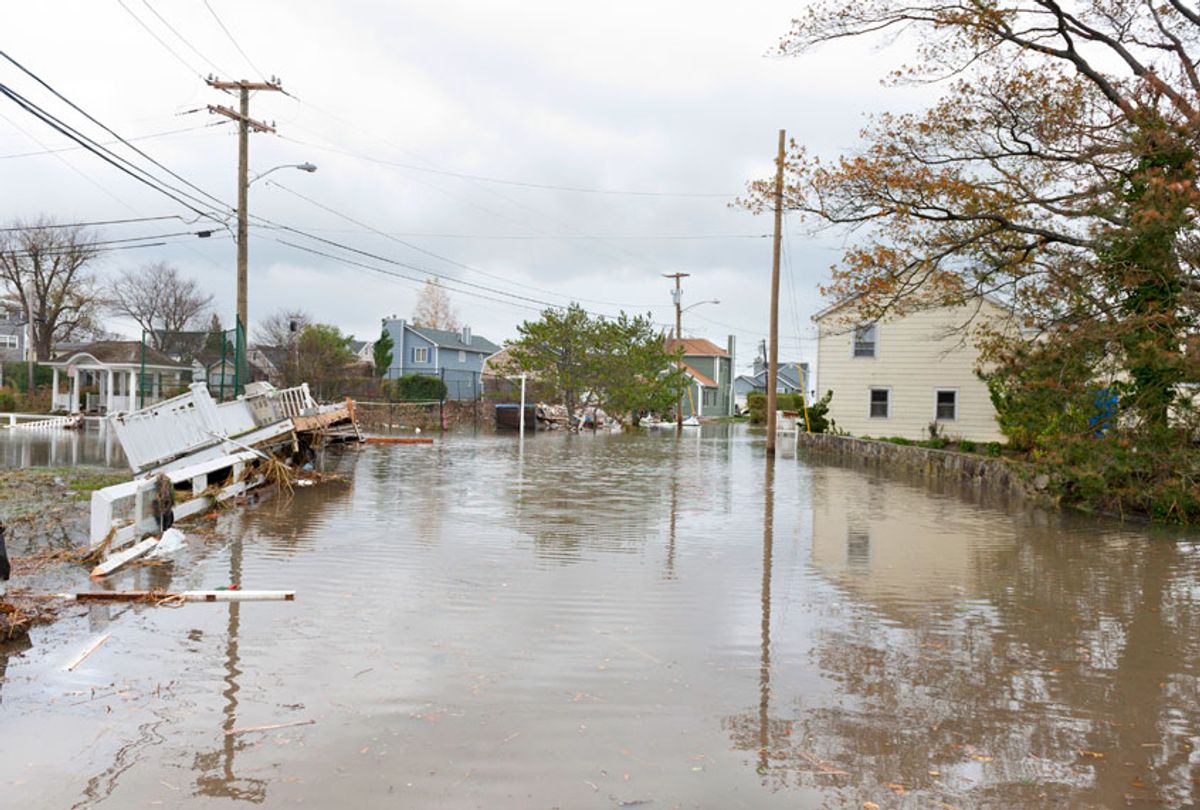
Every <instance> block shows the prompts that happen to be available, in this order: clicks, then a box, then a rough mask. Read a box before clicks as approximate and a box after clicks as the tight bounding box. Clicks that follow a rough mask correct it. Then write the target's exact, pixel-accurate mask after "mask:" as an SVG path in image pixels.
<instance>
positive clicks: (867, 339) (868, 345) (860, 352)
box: [854, 323, 878, 357]
mask: <svg viewBox="0 0 1200 810" xmlns="http://www.w3.org/2000/svg"><path fill="white" fill-rule="evenodd" d="M877 333H878V330H877V329H876V327H875V324H873V323H868V324H861V325H859V326H856V327H854V356H855V357H874V356H875V343H876V335H877Z"/></svg>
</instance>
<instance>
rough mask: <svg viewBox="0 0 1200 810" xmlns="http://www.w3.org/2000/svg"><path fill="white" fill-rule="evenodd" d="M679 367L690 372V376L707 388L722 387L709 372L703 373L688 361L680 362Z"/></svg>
mask: <svg viewBox="0 0 1200 810" xmlns="http://www.w3.org/2000/svg"><path fill="white" fill-rule="evenodd" d="M679 367H680V368H682V369H683V370H684V372H686V373H687V374H688V376H690V377H691V378H692V379H693V380H695V381H696V382H698V383H700V384H701V385H703V386H704V387H705V388H720V386H719V385H717V381H716V380H714V379H713V378H712V377H709V376H708V375H707V374H701V373H700V372H699V371H696V369H694V368H692V367H691V366H689V365H688V364H687V363H680V364H679Z"/></svg>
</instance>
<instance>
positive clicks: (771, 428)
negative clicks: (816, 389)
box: [767, 129, 785, 456]
mask: <svg viewBox="0 0 1200 810" xmlns="http://www.w3.org/2000/svg"><path fill="white" fill-rule="evenodd" d="M784 137H785V136H784V131H783V130H782V129H781V130H779V150H778V152H777V153H776V156H775V244H774V246H773V249H772V252H771V346H770V354H769V355H768V356H767V454H768V455H772V456H773V455H775V405H776V402H775V389H776V388H778V387H779V249H780V246H781V245H782V242H783V155H784Z"/></svg>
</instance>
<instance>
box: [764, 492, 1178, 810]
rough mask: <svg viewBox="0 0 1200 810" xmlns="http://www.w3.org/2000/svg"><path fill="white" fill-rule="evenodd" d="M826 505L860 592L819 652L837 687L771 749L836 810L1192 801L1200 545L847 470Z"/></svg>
mask: <svg viewBox="0 0 1200 810" xmlns="http://www.w3.org/2000/svg"><path fill="white" fill-rule="evenodd" d="M812 508H813V532H814V537H813V550H812V558H813V564H814V566H815V567H816V569H817V570H819V571H820V572H821V573H822V574H823V575H824V576H826V577H828V578H829V579H830V580H831V581H832V582H835V583H837V585H838V586H839V587H840V588H842V589H843V591H844V593H845V594H846V597H847V599H846V601H845V603H844V604H843V605H841V606H839V609H838V611H837V615H835V616H834V617H832V618H834V619H835V620H832V621H826V622H823V623H822V624H821V625H820V626H819V628H818V629H817V631H816V633H815V635H814V643H813V654H814V655H815V656H816V659H817V661H818V662H819V665H820V668H821V670H822V671H823V672H824V674H825V676H826V677H827V678H828V679H829V680H830V681H832V682H833V683H835V684H836V694H835V695H834V696H833V697H832V698H831V699H826V700H823V701H822V702H821V703H820V704H819V705H816V706H813V707H803V706H795V707H792V711H791V712H790V715H791V716H790V717H789V719H788V727H787V732H788V735H787V739H788V743H787V744H785V746H783V750H780V746H779V744H778V741H776V742H775V743H774V749H775V750H776V752H777V755H778V756H779V757H780V758H781V759H782V758H791V759H793V760H795V761H797V762H798V763H799V764H803V763H804V762H807V763H808V765H810V766H814V765H816V767H809V768H808V769H807V773H806V774H805V776H806V779H807V781H808V782H809V783H811V784H822V785H824V786H825V788H826V790H827V791H828V793H827V803H828V805H829V806H842V807H859V806H861V803H862V802H863V801H864V799H866V800H873V801H876V802H883V801H886V800H888V799H893V800H894V798H895V796H896V795H910V796H912V795H917V796H920V797H923V799H924V801H933V802H943V803H948V804H950V805H953V806H963V805H964V804H965V805H967V806H998V807H999V806H1047V805H1050V804H1056V803H1061V804H1076V803H1080V802H1098V803H1103V802H1106V801H1111V800H1112V799H1113V798H1114V797H1124V798H1125V799H1126V800H1127V801H1138V802H1141V801H1145V802H1162V803H1166V804H1169V805H1171V806H1182V805H1184V804H1190V803H1191V802H1192V801H1194V800H1195V798H1196V790H1197V788H1196V786H1197V777H1198V776H1200V760H1198V759H1197V757H1196V754H1195V748H1196V745H1197V742H1198V739H1200V738H1198V736H1197V735H1198V734H1200V711H1198V705H1197V701H1196V696H1197V694H1200V680H1198V675H1197V666H1196V661H1197V653H1200V650H1198V649H1197V638H1200V603H1198V599H1197V596H1198V594H1200V579H1198V577H1197V565H1196V553H1195V547H1194V545H1192V544H1191V543H1187V542H1180V541H1179V539H1178V538H1174V537H1167V536H1162V533H1149V536H1147V534H1146V533H1142V532H1139V533H1134V532H1132V531H1123V530H1121V529H1120V528H1119V527H1118V528H1114V527H1113V526H1112V525H1111V524H1104V523H1100V522H1090V523H1089V522H1086V521H1081V520H1071V519H1070V517H1069V516H1066V515H1051V516H1047V515H1045V514H1041V515H1033V516H1030V515H1025V514H1017V515H1005V514H1001V513H992V512H987V511H984V510H968V509H963V508H962V507H961V504H959V503H957V502H956V501H954V500H951V499H938V498H932V497H930V496H929V495H928V493H926V492H924V491H922V490H920V489H917V488H913V487H906V486H904V485H901V484H897V483H896V482H894V481H885V480H881V479H877V478H872V477H870V476H863V475H860V474H857V473H850V472H847V471H843V470H837V469H828V470H821V471H818V473H817V474H816V482H815V486H814V498H813V507H812ZM766 612H767V607H766V606H764V617H765V616H766ZM765 621H766V619H765V618H764V622H765ZM764 626H765V625H764ZM761 722H762V724H763V726H764V728H765V726H766V715H765V712H764V713H763V715H762V718H761ZM765 739H766V737H765V736H764V740H765ZM821 764H823V766H824V767H821ZM804 771H805V769H804V768H801V773H804ZM834 771H837V772H839V774H844V776H843V775H837V776H835V777H834V778H835V779H836V780H838V781H839V782H840V784H838V785H836V786H831V785H830V784H829V782H830V781H831V780H830V778H829V776H830V774H832V773H833V772H834Z"/></svg>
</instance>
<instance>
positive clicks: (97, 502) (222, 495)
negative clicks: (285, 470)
mask: <svg viewBox="0 0 1200 810" xmlns="http://www.w3.org/2000/svg"><path fill="white" fill-rule="evenodd" d="M257 458H258V455H257V454H256V453H253V452H249V451H243V452H238V453H234V454H232V455H227V456H222V457H220V458H215V459H209V460H208V461H204V462H201V463H199V464H192V465H190V466H187V467H181V468H179V469H177V470H172V471H170V472H168V473H166V475H167V477H169V478H170V479H171V483H172V484H176V485H179V484H187V485H188V487H187V489H186V490H185V491H183V492H180V491H179V489H176V493H175V497H176V502H175V506H174V514H175V519H176V520H183V519H184V518H187V517H191V516H192V515H195V514H197V513H199V512H202V511H204V510H205V509H208V508H209V507H210V506H211V505H212V504H213V502H214V501H222V500H225V499H226V498H231V497H233V496H234V495H238V494H241V493H242V492H245V491H246V490H247V489H250V488H252V487H255V486H258V485H259V484H261V483H263V481H264V480H265V478H264V476H263V475H262V474H260V473H254V472H251V473H250V474H249V475H247V474H246V466H247V465H248V464H253V463H254V462H255V461H256V460H257ZM218 481H219V482H220V487H219V489H216V490H215V491H212V492H208V493H207V494H202V493H205V492H206V490H208V487H209V483H210V482H213V483H216V482H218ZM154 486H155V483H154V479H153V478H137V479H134V480H132V481H126V482H125V483H123V484H114V485H113V486H111V487H104V488H103V489H98V490H96V491H95V492H93V493H92V513H91V525H90V527H89V532H88V540H89V544H90V547H91V548H96V547H97V546H99V545H100V544H101V543H103V542H104V540H105V538H107V537H108V536H109V534H110V533H111V534H112V539H111V540H110V541H109V550H110V551H114V550H116V549H119V548H120V547H121V546H124V545H126V544H127V543H130V542H133V541H136V540H140V539H141V538H142V535H144V534H149V533H157V531H158V521H157V519H156V518H155V515H154V510H153V505H154V504H153V501H154Z"/></svg>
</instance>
